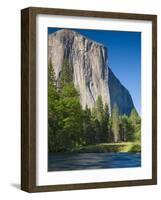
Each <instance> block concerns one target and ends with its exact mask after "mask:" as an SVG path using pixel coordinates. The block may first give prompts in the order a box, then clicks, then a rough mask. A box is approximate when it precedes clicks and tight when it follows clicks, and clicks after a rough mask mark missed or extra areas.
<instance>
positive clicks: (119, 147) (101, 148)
mask: <svg viewBox="0 0 161 200" xmlns="http://www.w3.org/2000/svg"><path fill="white" fill-rule="evenodd" d="M71 152H73V153H108V152H129V153H139V152H141V144H140V143H139V142H121V143H101V144H96V145H88V146H82V147H77V148H74V149H72V150H71Z"/></svg>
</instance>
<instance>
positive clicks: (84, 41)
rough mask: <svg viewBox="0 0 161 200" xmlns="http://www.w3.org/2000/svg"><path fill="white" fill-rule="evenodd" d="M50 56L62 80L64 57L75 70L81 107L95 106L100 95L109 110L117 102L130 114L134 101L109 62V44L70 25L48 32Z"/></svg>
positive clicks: (120, 109) (74, 77)
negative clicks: (83, 33) (92, 37)
mask: <svg viewBox="0 0 161 200" xmlns="http://www.w3.org/2000/svg"><path fill="white" fill-rule="evenodd" d="M48 59H50V60H51V62H52V64H53V66H54V70H55V76H56V80H57V81H58V82H59V79H60V74H61V70H62V63H63V61H64V59H67V60H68V61H69V64H70V66H71V67H72V71H73V82H74V85H75V87H76V88H77V89H78V91H79V93H80V102H81V104H82V107H83V108H85V107H86V105H87V106H88V107H89V108H92V107H93V106H94V105H95V102H96V99H97V97H98V96H99V95H100V96H101V97H102V101H103V103H104V104H108V107H109V111H110V112H111V110H112V107H113V106H114V104H116V105H117V106H118V108H119V112H120V114H127V115H129V114H130V112H131V110H132V109H133V108H134V104H133V101H132V98H131V95H130V93H129V92H128V90H127V89H126V88H125V87H124V86H123V85H122V84H121V83H120V81H119V80H118V79H117V77H116V76H115V75H114V74H113V72H112V70H111V69H110V68H109V66H108V57H107V48H106V47H105V46H104V45H103V44H100V43H97V42H95V41H92V40H90V39H89V38H87V37H85V36H83V35H81V34H80V33H77V32H75V31H72V30H69V29H61V30H59V31H57V32H54V33H52V34H50V35H49V38H48Z"/></svg>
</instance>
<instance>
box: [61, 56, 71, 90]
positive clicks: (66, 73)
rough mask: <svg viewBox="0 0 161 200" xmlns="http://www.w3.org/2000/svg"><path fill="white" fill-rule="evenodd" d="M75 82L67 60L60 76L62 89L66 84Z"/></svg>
mask: <svg viewBox="0 0 161 200" xmlns="http://www.w3.org/2000/svg"><path fill="white" fill-rule="evenodd" d="M72 81H73V72H72V67H71V66H70V65H69V62H68V60H67V59H65V60H64V61H63V64H62V71H61V75H60V88H63V87H64V86H65V85H66V84H69V83H72Z"/></svg>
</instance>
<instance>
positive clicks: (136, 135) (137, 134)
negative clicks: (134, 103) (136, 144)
mask: <svg viewBox="0 0 161 200" xmlns="http://www.w3.org/2000/svg"><path fill="white" fill-rule="evenodd" d="M129 119H130V122H131V124H132V127H133V140H138V141H140V139H141V118H140V116H139V115H138V113H137V111H136V109H135V108H134V109H132V111H131V114H130V117H129Z"/></svg>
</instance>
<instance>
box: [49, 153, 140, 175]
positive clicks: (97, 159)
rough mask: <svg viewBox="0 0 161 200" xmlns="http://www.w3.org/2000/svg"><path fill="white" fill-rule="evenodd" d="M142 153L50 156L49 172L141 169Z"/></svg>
mask: <svg viewBox="0 0 161 200" xmlns="http://www.w3.org/2000/svg"><path fill="white" fill-rule="evenodd" d="M140 166H141V154H140V153H69V154H67V153H65V154H61V153H57V154H49V158H48V171H66V170H83V169H106V168H128V167H140Z"/></svg>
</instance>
